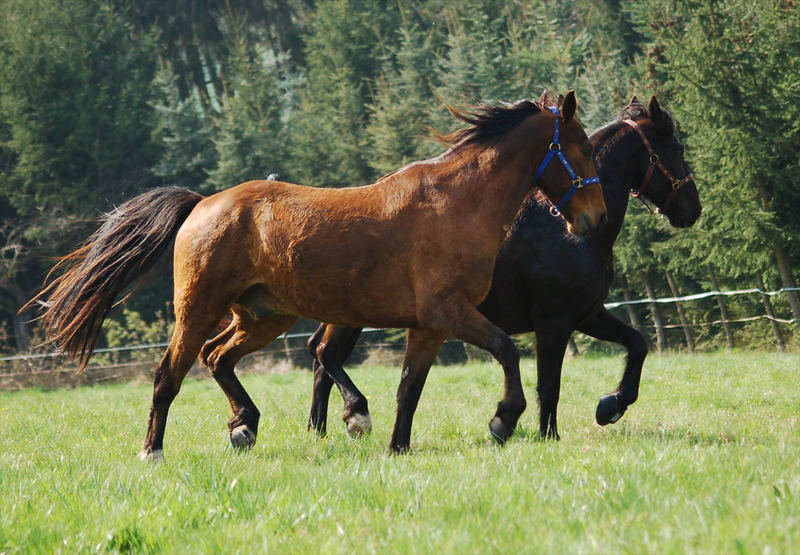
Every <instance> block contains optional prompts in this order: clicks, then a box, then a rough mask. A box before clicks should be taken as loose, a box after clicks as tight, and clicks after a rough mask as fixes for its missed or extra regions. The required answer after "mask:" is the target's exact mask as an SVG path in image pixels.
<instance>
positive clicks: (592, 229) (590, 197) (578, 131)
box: [536, 91, 607, 235]
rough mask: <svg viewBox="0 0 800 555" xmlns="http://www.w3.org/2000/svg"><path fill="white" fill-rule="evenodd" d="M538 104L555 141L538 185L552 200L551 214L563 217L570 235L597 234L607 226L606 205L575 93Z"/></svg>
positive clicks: (543, 96)
mask: <svg viewBox="0 0 800 555" xmlns="http://www.w3.org/2000/svg"><path fill="white" fill-rule="evenodd" d="M539 104H540V106H541V107H542V108H543V110H542V114H543V117H545V118H548V119H549V120H550V121H551V122H550V124H549V125H550V126H552V127H553V139H552V141H551V142H550V145H549V147H548V151H547V153H546V154H545V157H544V159H543V160H542V162H541V164H540V165H539V169H538V171H537V175H536V182H537V184H538V185H539V186H540V187H541V189H542V191H543V192H544V193H545V195H546V196H547V197H548V198H549V200H550V202H551V204H552V206H551V212H552V213H553V214H554V215H559V214H560V215H562V216H563V217H564V219H565V220H566V222H567V229H568V230H569V231H570V232H571V233H574V234H575V235H592V234H594V233H597V232H598V231H599V230H600V229H602V227H603V226H604V225H605V223H606V219H607V217H606V205H605V201H604V199H603V190H602V187H601V186H600V180H599V178H598V177H597V170H596V168H595V166H594V161H593V160H592V144H591V143H590V142H589V138H588V137H587V135H586V132H585V131H584V129H583V126H582V125H581V123H580V121H579V120H578V118H577V116H576V112H577V110H578V101H577V99H576V98H575V91H569V92H568V93H567V94H566V95H565V96H564V95H559V96H558V98H557V99H556V101H555V102H553V101H552V100H551V99H550V97H549V96H548V95H547V92H545V93H544V94H542V96H541V97H540V99H539ZM553 161H557V162H556V163H552V162H553Z"/></svg>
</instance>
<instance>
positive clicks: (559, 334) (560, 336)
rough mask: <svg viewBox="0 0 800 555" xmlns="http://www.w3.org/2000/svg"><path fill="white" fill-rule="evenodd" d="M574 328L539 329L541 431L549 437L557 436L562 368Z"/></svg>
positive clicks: (537, 358) (537, 354)
mask: <svg viewBox="0 0 800 555" xmlns="http://www.w3.org/2000/svg"><path fill="white" fill-rule="evenodd" d="M571 334H572V330H571V329H569V328H568V327H565V326H550V327H543V328H541V329H537V330H536V372H537V384H536V392H537V395H538V397H539V433H540V434H541V436H542V437H543V438H546V439H555V440H559V439H561V438H560V436H559V435H558V400H559V397H560V396H561V368H562V366H563V364H564V353H565V351H566V349H567V342H568V341H569V336H570V335H571Z"/></svg>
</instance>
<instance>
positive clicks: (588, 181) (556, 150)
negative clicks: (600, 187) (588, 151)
mask: <svg viewBox="0 0 800 555" xmlns="http://www.w3.org/2000/svg"><path fill="white" fill-rule="evenodd" d="M548 108H549V109H550V111H551V112H553V115H554V116H555V119H554V120H553V142H551V143H550V149H549V150H548V151H547V154H546V155H545V157H544V160H542V163H541V164H539V170H538V171H537V172H536V181H537V182H538V181H539V178H540V177H542V174H543V173H544V170H545V169H546V168H547V166H548V164H550V162H551V161H552V160H553V158H556V157H557V158H558V159H559V160H560V161H561V165H562V166H564V169H565V170H567V173H568V174H569V178H570V179H571V180H572V187H570V188H569V190H568V191H567V194H566V195H564V197H563V198H562V199H561V200H559V201H558V204H553V203H552V202H551V201H550V200H548V201H547V202H548V204H550V212H552V213H553V215H554V216H558V215H559V214H561V210H562V209H563V208H564V206H566V205H567V203H568V202H569V199H571V198H572V195H574V194H575V192H576V191H577V190H578V189H582V188H583V187H585V186H586V185H594V184H595V183H600V178H599V177H597V176H594V177H588V178H582V177H580V176H579V175H578V174H577V173H575V170H574V169H572V165H571V164H570V163H569V161H568V160H567V157H566V156H564V152H563V151H562V150H561V143H560V142H559V141H560V139H561V131H560V128H559V125H558V118H559V117H560V116H561V112H560V111H559V110H558V108H557V107H556V106H548Z"/></svg>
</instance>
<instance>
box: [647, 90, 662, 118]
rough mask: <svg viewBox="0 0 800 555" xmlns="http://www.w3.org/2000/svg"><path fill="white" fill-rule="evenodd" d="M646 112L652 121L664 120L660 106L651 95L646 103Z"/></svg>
mask: <svg viewBox="0 0 800 555" xmlns="http://www.w3.org/2000/svg"><path fill="white" fill-rule="evenodd" d="M647 114H648V115H649V116H650V119H651V120H652V121H653V123H661V122H662V121H663V120H664V113H663V112H662V111H661V106H659V105H658V100H656V97H655V96H653V97H652V98H650V102H649V103H648V104H647Z"/></svg>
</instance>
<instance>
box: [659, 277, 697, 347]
mask: <svg viewBox="0 0 800 555" xmlns="http://www.w3.org/2000/svg"><path fill="white" fill-rule="evenodd" d="M664 274H665V275H666V276H667V283H668V284H669V290H670V291H671V292H672V296H673V297H680V295H679V294H678V286H677V285H675V280H674V279H672V274H671V273H670V272H669V270H666V271H665V272H664ZM675 306H676V307H677V308H678V318H680V320H681V327H682V328H683V335H684V337H686V346H687V347H688V348H689V352H690V353H693V352H694V338H693V337H692V330H691V329H690V328H689V320H687V319H686V313H685V312H684V311H683V306H682V305H681V303H679V302H678V301H675Z"/></svg>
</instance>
